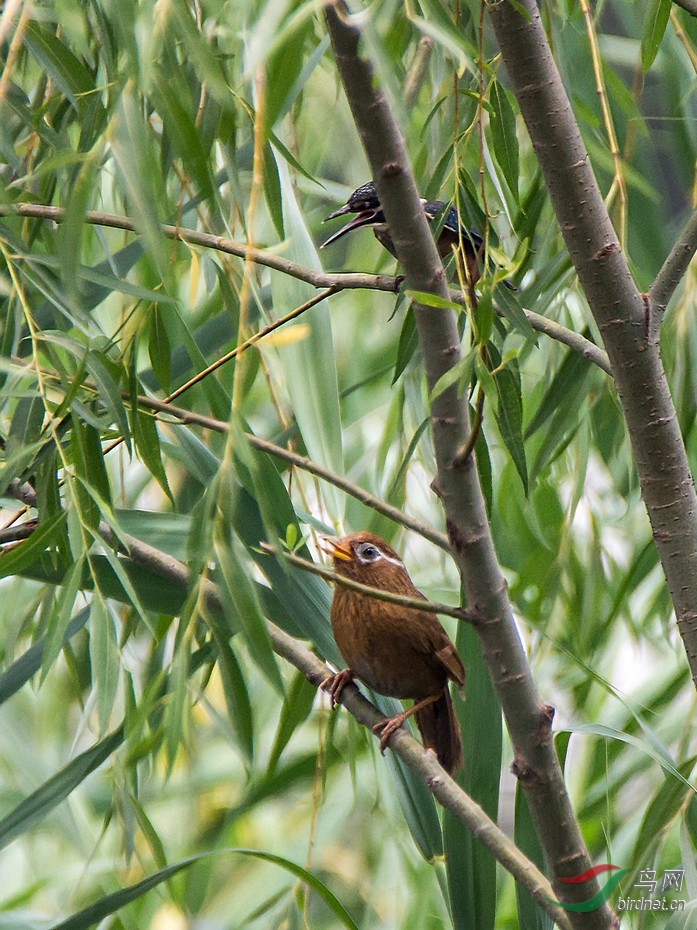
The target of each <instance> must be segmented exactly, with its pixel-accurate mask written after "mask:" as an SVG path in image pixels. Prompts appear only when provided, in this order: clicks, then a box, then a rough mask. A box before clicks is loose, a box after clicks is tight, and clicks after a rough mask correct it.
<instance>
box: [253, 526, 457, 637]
mask: <svg viewBox="0 0 697 930" xmlns="http://www.w3.org/2000/svg"><path fill="white" fill-rule="evenodd" d="M259 547H260V549H262V550H263V551H264V552H267V553H268V554H269V555H273V556H274V557H275V558H277V559H279V558H280V559H284V560H285V561H286V562H289V563H290V564H291V565H295V567H296V568H299V569H301V570H302V571H304V572H310V573H311V574H312V575H318V576H319V577H320V578H324V579H325V580H326V581H329V582H331V583H332V584H338V585H341V586H342V587H344V588H350V590H351V591H357V592H358V593H359V594H365V595H367V596H368V597H374V598H375V600H376V601H387V602H388V603H390V604H399V606H400V607H406V608H407V609H408V610H425V611H426V612H427V613H430V614H443V616H445V617H454V618H455V619H456V620H461V621H465V622H467V623H469V622H470V621H471V620H472V617H471V616H470V614H469V612H468V611H467V609H466V608H464V607H454V606H452V605H451V604H438V603H435V602H434V601H429V600H426V599H425V598H420V597H407V596H405V595H403V594H394V593H393V592H392V591H385V590H384V589H383V588H373V587H371V585H368V584H361V582H360V581H353V579H351V578H347V577H346V576H345V575H338V574H337V573H336V572H335V571H332V569H331V568H327V567H326V566H324V565H318V564H317V562H309V561H308V560H307V559H302V558H300V556H298V555H294V554H293V553H292V552H283V551H281V550H279V549H276V548H275V547H274V546H270V545H268V543H263V542H262V543H260V544H259Z"/></svg>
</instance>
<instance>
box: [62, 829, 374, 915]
mask: <svg viewBox="0 0 697 930" xmlns="http://www.w3.org/2000/svg"><path fill="white" fill-rule="evenodd" d="M229 853H239V854H240V855H243V856H250V857H252V858H254V859H261V860H262V861H264V862H269V863H271V864H272V865H277V866H279V867H280V868H282V869H285V871H287V872H290V874H291V875H294V876H295V877H296V878H297V879H299V880H300V881H301V882H303V883H304V884H306V885H308V886H309V887H310V888H311V889H312V890H313V891H314V892H315V894H317V895H318V896H319V897H320V898H321V899H322V901H324V903H325V904H326V906H327V907H328V908H329V910H330V911H331V913H332V914H333V915H334V917H335V918H336V919H337V920H338V921H339V923H340V924H341V925H342V926H344V927H346V928H347V930H358V925H357V924H356V923H354V921H353V920H352V919H351V916H350V915H349V913H348V911H347V910H346V908H345V907H344V906H343V905H342V904H341V902H340V901H339V899H338V898H337V897H335V895H333V894H332V892H331V891H330V890H329V889H328V888H327V886H326V885H325V884H324V883H323V882H321V881H320V880H319V879H318V878H317V877H316V876H315V875H313V874H312V872H309V871H308V870H307V869H304V868H303V867H302V866H300V865H297V864H296V863H295V862H292V861H291V860H290V859H285V858H284V857H283V856H276V855H273V854H272V853H267V852H264V851H263V850H260V849H243V848H229V849H219V850H216V851H215V852H205V853H200V854H199V855H197V856H191V857H190V858H188V859H183V860H182V861H181V862H177V863H175V864H174V865H169V866H167V867H166V868H164V869H160V870H159V871H158V872H155V873H153V874H152V875H150V876H148V878H145V879H143V881H141V882H138V883H137V884H135V885H130V886H128V887H126V888H122V889H121V891H117V892H115V893H114V894H110V895H105V896H104V897H103V898H101V899H100V900H99V901H97V902H96V903H95V904H92V905H90V906H89V907H86V908H84V909H83V910H82V911H79V912H78V913H77V914H73V915H72V917H69V918H68V919H67V920H64V921H61V923H59V924H54V925H53V927H52V928H51V930H87V928H88V927H92V926H93V925H94V924H96V923H98V922H99V921H100V920H103V919H104V918H105V917H108V916H109V915H110V914H113V913H115V912H116V911H118V910H119V909H120V908H122V907H124V906H125V905H126V904H130V903H131V902H132V901H136V900H137V899H138V898H139V897H141V896H142V895H144V894H145V893H146V892H147V891H150V890H151V889H152V888H155V887H157V885H159V884H161V883H162V882H164V881H167V880H168V879H170V878H172V877H173V876H174V875H176V874H177V872H181V871H182V869H186V868H188V867H189V866H190V865H193V864H194V863H196V862H201V861H202V860H203V859H207V858H209V857H211V856H220V855H226V854H229Z"/></svg>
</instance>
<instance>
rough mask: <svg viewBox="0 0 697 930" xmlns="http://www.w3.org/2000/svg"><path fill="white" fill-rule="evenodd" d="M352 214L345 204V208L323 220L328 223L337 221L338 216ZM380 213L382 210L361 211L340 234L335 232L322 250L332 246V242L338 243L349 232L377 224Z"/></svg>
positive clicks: (322, 246)
mask: <svg viewBox="0 0 697 930" xmlns="http://www.w3.org/2000/svg"><path fill="white" fill-rule="evenodd" d="M351 212H352V210H351V208H350V207H349V205H348V204H344V206H343V207H341V208H340V209H339V210H335V211H334V212H333V213H330V214H329V216H328V217H327V219H325V220H322V222H323V223H326V222H327V220H333V219H336V217H337V216H346V214H347V213H351ZM378 213H380V210H361V212H360V213H357V214H356V216H355V217H354V218H353V219H352V220H351V222H350V223H347V224H346V225H345V226H342V227H341V229H340V230H339V231H338V232H335V233H334V235H333V236H330V237H329V238H328V239H327V241H326V242H323V243H322V245H321V246H320V249H324V248H326V247H327V246H328V245H331V244H332V242H336V240H337V239H341V237H342V236H345V235H346V233H347V232H351V230H352V229H360V227H361V226H370V225H371V224H373V223H374V222H375V219H376V217H377V215H378Z"/></svg>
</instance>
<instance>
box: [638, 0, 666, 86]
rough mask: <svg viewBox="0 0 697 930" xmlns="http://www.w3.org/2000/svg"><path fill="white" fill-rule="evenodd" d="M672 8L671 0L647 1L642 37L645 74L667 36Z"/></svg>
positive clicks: (642, 64)
mask: <svg viewBox="0 0 697 930" xmlns="http://www.w3.org/2000/svg"><path fill="white" fill-rule="evenodd" d="M671 8H672V3H671V0H647V3H646V8H645V10H644V29H643V32H642V36H641V67H642V70H643V72H644V74H646V72H647V71H648V70H649V68H650V67H651V65H652V64H653V62H654V60H655V58H656V55H657V54H658V47H659V45H660V44H661V41H662V40H663V36H664V35H665V31H666V26H667V25H668V20H669V18H670V11H671Z"/></svg>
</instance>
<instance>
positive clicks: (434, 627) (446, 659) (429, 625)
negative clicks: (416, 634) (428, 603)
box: [414, 591, 465, 687]
mask: <svg viewBox="0 0 697 930" xmlns="http://www.w3.org/2000/svg"><path fill="white" fill-rule="evenodd" d="M417 593H418V594H419V595H421V597H423V594H421V591H418V592H417ZM424 600H426V598H424ZM414 614H415V619H416V622H417V623H418V624H419V627H420V628H421V632H422V641H423V644H424V647H425V651H427V652H428V653H429V654H430V655H432V656H433V657H434V658H435V659H436V660H437V661H438V663H439V664H440V665H442V666H443V668H444V669H445V671H446V674H447V676H448V678H450V679H451V680H452V681H454V682H455V684H456V685H458V686H460V687H462V685H464V683H465V667H464V665H463V664H462V659H461V658H460V656H459V655H458V652H457V649H456V648H455V646H454V645H453V644H452V642H451V640H450V637H449V636H448V634H447V633H446V632H445V630H444V629H443V626H442V625H441V622H440V620H439V619H438V617H436V615H435V614H432V613H426V612H425V611H424V612H423V613H422V612H421V611H419V612H418V613H417V612H416V611H414Z"/></svg>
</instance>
